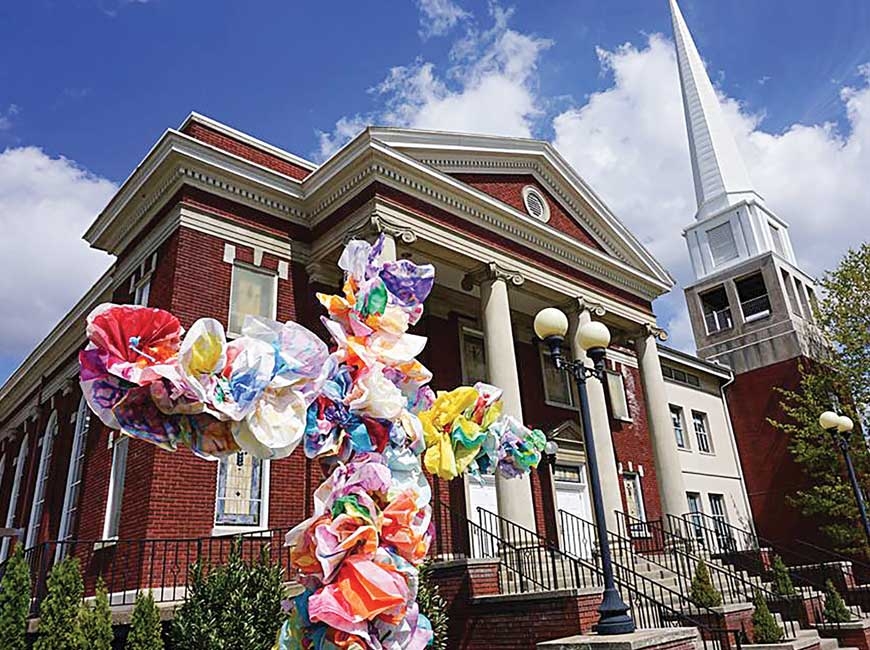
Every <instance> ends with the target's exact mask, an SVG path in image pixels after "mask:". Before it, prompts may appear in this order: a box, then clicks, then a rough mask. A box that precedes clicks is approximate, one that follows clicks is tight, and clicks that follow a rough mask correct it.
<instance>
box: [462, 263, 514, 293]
mask: <svg viewBox="0 0 870 650" xmlns="http://www.w3.org/2000/svg"><path fill="white" fill-rule="evenodd" d="M495 280H503V281H504V282H505V283H506V284H512V285H514V286H515V287H519V286H521V285H522V284H523V282H525V281H526V279H525V278H524V277H523V276H522V274H521V273H520V272H519V271H514V270H513V269H506V268H505V267H503V266H501V265H500V264H498V263H497V262H485V263H484V264H481V265H480V266H479V267H477V268H476V269H474V270H473V271H469V272H468V273H466V274H465V277H464V278H462V288H463V289H465V290H466V291H471V290H472V289H473V288H474V287H475V286H477V285H479V284H481V283H482V282H486V281H492V282H494V281H495Z"/></svg>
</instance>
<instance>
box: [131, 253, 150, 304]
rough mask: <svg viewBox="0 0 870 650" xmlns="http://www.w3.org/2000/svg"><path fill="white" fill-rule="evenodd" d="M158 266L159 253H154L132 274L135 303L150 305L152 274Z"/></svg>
mask: <svg viewBox="0 0 870 650" xmlns="http://www.w3.org/2000/svg"><path fill="white" fill-rule="evenodd" d="M156 268H157V253H153V254H152V255H151V257H149V258H148V259H147V260H143V261H142V263H141V264H140V265H139V266H138V267H137V268H136V270H135V271H133V273H132V275H130V295H131V296H132V300H133V304H134V305H142V306H143V307H147V306H148V298H149V297H150V296H151V274H152V273H154V269H156Z"/></svg>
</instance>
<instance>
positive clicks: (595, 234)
mask: <svg viewBox="0 0 870 650" xmlns="http://www.w3.org/2000/svg"><path fill="white" fill-rule="evenodd" d="M369 132H370V135H371V137H372V139H373V140H375V141H377V142H379V143H381V144H383V145H386V146H387V147H389V148H390V149H392V150H395V151H397V152H401V154H403V155H405V156H409V157H411V158H413V159H415V160H416V161H417V162H419V163H422V164H423V165H425V166H428V167H430V168H432V169H433V171H437V172H440V173H442V174H446V175H449V176H450V177H451V178H453V179H456V180H458V181H460V182H462V183H464V184H465V185H467V186H468V187H469V188H472V189H474V190H476V191H479V192H483V193H484V194H486V195H487V196H489V197H492V198H494V199H496V200H497V201H500V202H501V203H503V204H504V205H505V207H506V208H508V209H510V210H513V211H515V212H520V213H522V214H523V215H526V216H528V214H529V211H528V210H527V205H526V204H525V203H524V200H523V198H524V197H523V189H524V188H526V187H528V186H533V187H534V188H535V189H537V190H538V191H539V192H540V193H541V194H542V195H543V196H544V197H545V198H546V201H547V203H548V205H549V207H550V218H549V220H547V221H541V223H540V226H538V227H539V228H540V230H541V232H542V234H544V235H546V234H547V233H552V232H556V233H558V234H559V235H561V236H566V237H570V238H571V239H572V240H574V241H575V242H576V244H577V245H578V246H580V247H585V248H586V249H587V250H591V251H594V252H595V253H604V254H605V255H607V256H608V257H610V258H612V259H613V260H614V262H615V263H617V264H620V265H624V266H628V267H630V268H631V269H632V270H633V271H634V272H637V273H640V274H643V275H644V276H646V277H648V278H649V279H650V280H651V281H653V282H655V283H657V284H659V285H663V286H665V287H667V289H669V288H670V287H671V286H673V283H674V281H673V278H672V277H671V276H670V274H669V273H668V272H667V270H665V268H664V267H663V266H662V265H661V264H659V262H658V261H657V260H656V259H655V258H654V257H653V256H652V254H651V253H650V252H649V251H648V250H647V249H646V248H645V247H644V246H643V245H642V244H641V243H640V241H638V239H637V238H636V237H635V236H634V235H633V234H632V233H631V231H630V230H629V229H628V228H627V227H626V226H625V225H624V224H623V223H622V222H621V221H620V220H619V219H618V218H617V217H616V215H614V214H613V212H612V211H611V210H610V209H609V208H608V207H607V206H606V204H605V203H604V202H603V201H602V200H601V198H600V197H598V195H597V194H595V192H594V191H593V190H592V189H591V188H590V187H589V186H588V185H587V184H586V182H585V181H583V179H582V178H581V177H580V176H579V174H577V172H576V171H574V169H573V168H572V167H571V166H570V165H569V164H568V163H567V161H565V159H564V158H563V157H562V156H561V155H560V154H559V153H558V152H557V151H556V150H555V149H554V148H553V147H552V145H550V144H549V143H547V142H544V141H539V140H528V139H522V138H502V137H495V136H478V135H467V134H458V133H444V132H435V131H419V130H409V129H393V128H381V127H372V128H371V129H370V130H369ZM531 222H532V223H534V222H535V220H534V219H531ZM667 289H665V290H663V291H662V293H664V292H665V291H666V290H667Z"/></svg>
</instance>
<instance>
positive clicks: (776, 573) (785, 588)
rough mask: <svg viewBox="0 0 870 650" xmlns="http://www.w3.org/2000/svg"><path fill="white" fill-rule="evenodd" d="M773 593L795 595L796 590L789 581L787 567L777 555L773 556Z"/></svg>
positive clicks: (789, 576)
mask: <svg viewBox="0 0 870 650" xmlns="http://www.w3.org/2000/svg"><path fill="white" fill-rule="evenodd" d="M771 569H772V570H773V593H775V594H776V595H777V596H795V595H797V590H796V589H795V588H794V584H793V583H792V581H791V575H790V574H789V572H788V567H786V566H785V562H783V561H782V558H781V557H779V556H778V555H774V556H773V565H772V566H771Z"/></svg>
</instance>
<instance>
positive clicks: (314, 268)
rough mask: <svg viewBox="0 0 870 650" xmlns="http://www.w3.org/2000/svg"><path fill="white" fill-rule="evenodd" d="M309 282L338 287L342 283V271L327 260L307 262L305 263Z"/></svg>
mask: <svg viewBox="0 0 870 650" xmlns="http://www.w3.org/2000/svg"><path fill="white" fill-rule="evenodd" d="M305 272H306V273H307V274H308V281H309V282H316V283H317V284H324V285H326V286H328V287H338V286H341V283H342V273H341V271H340V270H338V267H337V266H335V264H329V263H328V262H309V263H308V264H306V265H305Z"/></svg>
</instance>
